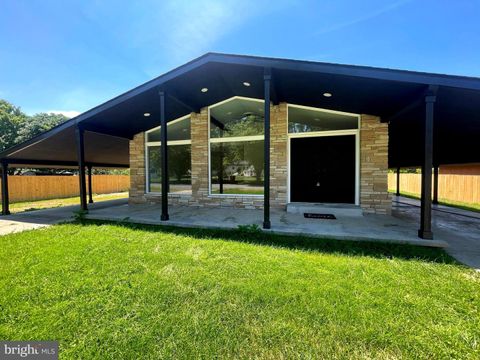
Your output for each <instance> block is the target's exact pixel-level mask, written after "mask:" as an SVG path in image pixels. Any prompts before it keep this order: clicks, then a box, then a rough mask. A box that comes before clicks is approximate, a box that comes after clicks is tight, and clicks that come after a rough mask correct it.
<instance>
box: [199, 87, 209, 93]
mask: <svg viewBox="0 0 480 360" xmlns="http://www.w3.org/2000/svg"><path fill="white" fill-rule="evenodd" d="M200 91H201V92H203V93H206V92H207V91H208V88H202V90H200Z"/></svg>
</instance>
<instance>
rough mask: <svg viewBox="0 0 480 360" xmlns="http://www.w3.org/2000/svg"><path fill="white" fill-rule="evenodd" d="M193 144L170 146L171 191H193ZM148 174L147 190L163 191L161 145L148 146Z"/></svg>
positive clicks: (169, 172) (188, 192)
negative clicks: (191, 149)
mask: <svg viewBox="0 0 480 360" xmlns="http://www.w3.org/2000/svg"><path fill="white" fill-rule="evenodd" d="M190 148H191V145H189V144H188V145H169V146H168V177H169V183H170V189H169V193H186V194H190V193H191V191H192V178H191V175H192V171H191V163H192V161H191V159H192V156H191V151H190ZM147 152H148V154H147V159H148V173H147V174H148V176H147V191H148V192H158V193H160V192H162V173H161V166H162V163H161V157H162V156H161V146H148V147H147Z"/></svg>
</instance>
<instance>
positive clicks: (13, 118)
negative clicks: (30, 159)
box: [0, 99, 68, 151]
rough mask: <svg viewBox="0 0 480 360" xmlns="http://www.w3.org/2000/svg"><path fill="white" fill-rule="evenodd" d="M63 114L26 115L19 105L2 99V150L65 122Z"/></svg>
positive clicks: (0, 146)
mask: <svg viewBox="0 0 480 360" xmlns="http://www.w3.org/2000/svg"><path fill="white" fill-rule="evenodd" d="M66 120H68V118H67V117H66V116H65V115H62V114H53V113H50V114H47V113H39V114H35V115H32V116H28V115H26V114H25V113H24V112H22V111H21V110H20V108H19V107H17V106H15V105H13V104H11V103H9V102H8V101H6V100H1V99H0V151H3V150H5V149H8V148H9V147H12V146H14V145H16V144H19V143H22V142H24V141H27V140H29V139H31V138H33V137H35V136H37V135H39V134H41V133H42V132H45V131H48V130H50V129H51V128H53V127H55V126H57V125H59V124H61V123H63V122H65V121H66Z"/></svg>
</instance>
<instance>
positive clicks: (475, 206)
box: [389, 190, 480, 212]
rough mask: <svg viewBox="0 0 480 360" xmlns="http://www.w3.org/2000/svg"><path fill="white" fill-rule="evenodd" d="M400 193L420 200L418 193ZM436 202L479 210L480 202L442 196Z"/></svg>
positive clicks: (392, 192) (393, 192)
mask: <svg viewBox="0 0 480 360" xmlns="http://www.w3.org/2000/svg"><path fill="white" fill-rule="evenodd" d="M389 192H390V193H391V194H395V193H396V191H395V190H389ZM400 195H401V196H405V197H408V198H411V199H417V200H420V195H418V194H414V193H410V192H405V191H401V192H400ZM438 203H439V204H441V205H447V206H452V207H456V208H459V209H464V210H469V211H477V212H480V204H477V203H465V202H461V201H455V200H449V199H442V198H439V199H438Z"/></svg>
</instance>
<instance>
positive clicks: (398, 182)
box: [396, 167, 400, 196]
mask: <svg viewBox="0 0 480 360" xmlns="http://www.w3.org/2000/svg"><path fill="white" fill-rule="evenodd" d="M396 195H397V196H400V167H397V194H396Z"/></svg>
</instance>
